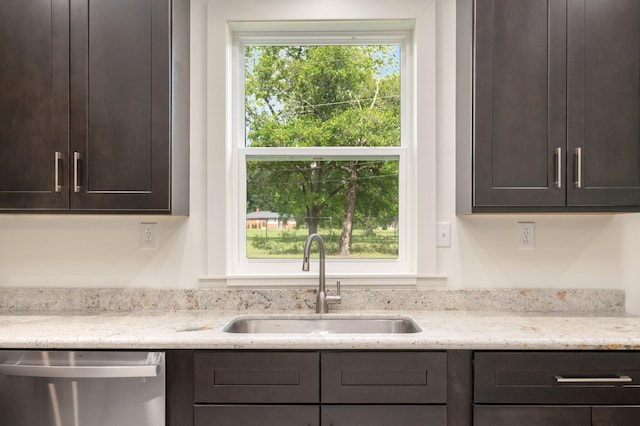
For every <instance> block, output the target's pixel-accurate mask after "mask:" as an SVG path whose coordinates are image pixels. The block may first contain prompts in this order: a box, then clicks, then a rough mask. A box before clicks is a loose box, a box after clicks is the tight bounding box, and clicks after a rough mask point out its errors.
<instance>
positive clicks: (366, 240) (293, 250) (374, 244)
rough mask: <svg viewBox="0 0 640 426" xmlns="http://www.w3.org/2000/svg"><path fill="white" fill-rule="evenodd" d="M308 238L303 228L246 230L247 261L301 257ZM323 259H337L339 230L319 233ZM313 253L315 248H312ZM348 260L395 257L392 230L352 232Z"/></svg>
mask: <svg viewBox="0 0 640 426" xmlns="http://www.w3.org/2000/svg"><path fill="white" fill-rule="evenodd" d="M308 236H309V231H308V230H307V229H289V230H277V229H268V230H265V229H247V257H248V258H262V259H264V258H280V259H286V258H302V252H303V250H304V242H305V240H306V239H307V237H308ZM320 236H321V237H322V239H323V241H324V244H325V252H326V255H327V257H339V256H338V253H339V252H340V230H339V229H332V230H331V229H330V230H321V231H320ZM312 251H313V253H317V249H316V248H315V247H314V248H313V250H312ZM351 257H356V258H376V259H383V258H385V259H389V258H397V257H398V235H397V233H396V231H394V230H376V231H375V232H374V235H365V232H364V231H363V230H354V231H353V236H352V242H351Z"/></svg>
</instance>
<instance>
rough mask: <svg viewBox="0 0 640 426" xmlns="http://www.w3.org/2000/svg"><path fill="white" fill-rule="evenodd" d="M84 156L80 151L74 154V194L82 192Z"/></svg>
mask: <svg viewBox="0 0 640 426" xmlns="http://www.w3.org/2000/svg"><path fill="white" fill-rule="evenodd" d="M81 159H82V156H81V155H80V153H79V152H78V151H74V153H73V192H80V184H79V182H80V160H81Z"/></svg>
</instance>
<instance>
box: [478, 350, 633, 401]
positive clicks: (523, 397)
mask: <svg viewBox="0 0 640 426" xmlns="http://www.w3.org/2000/svg"><path fill="white" fill-rule="evenodd" d="M474 367H475V388H474V401H475V402H476V403H515V404H546V403H552V404H601V403H604V404H640V387H638V386H639V385H640V352H479V353H476V354H475V358H474Z"/></svg>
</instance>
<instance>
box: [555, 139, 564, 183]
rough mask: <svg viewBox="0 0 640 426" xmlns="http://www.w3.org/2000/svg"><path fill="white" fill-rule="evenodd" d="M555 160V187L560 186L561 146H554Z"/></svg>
mask: <svg viewBox="0 0 640 426" xmlns="http://www.w3.org/2000/svg"><path fill="white" fill-rule="evenodd" d="M555 161H556V167H555V169H556V179H555V182H554V184H555V187H556V188H562V148H560V147H557V148H556V155H555Z"/></svg>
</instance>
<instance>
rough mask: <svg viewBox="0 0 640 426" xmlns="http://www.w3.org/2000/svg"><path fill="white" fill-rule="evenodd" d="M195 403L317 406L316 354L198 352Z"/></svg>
mask: <svg viewBox="0 0 640 426" xmlns="http://www.w3.org/2000/svg"><path fill="white" fill-rule="evenodd" d="M194 356H195V358H194V398H195V402H196V403H258V404H259V403H290V404H296V403H317V402H319V387H320V384H319V373H318V362H319V355H318V353H316V352H245V351H242V352H196V353H195V355H194Z"/></svg>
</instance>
